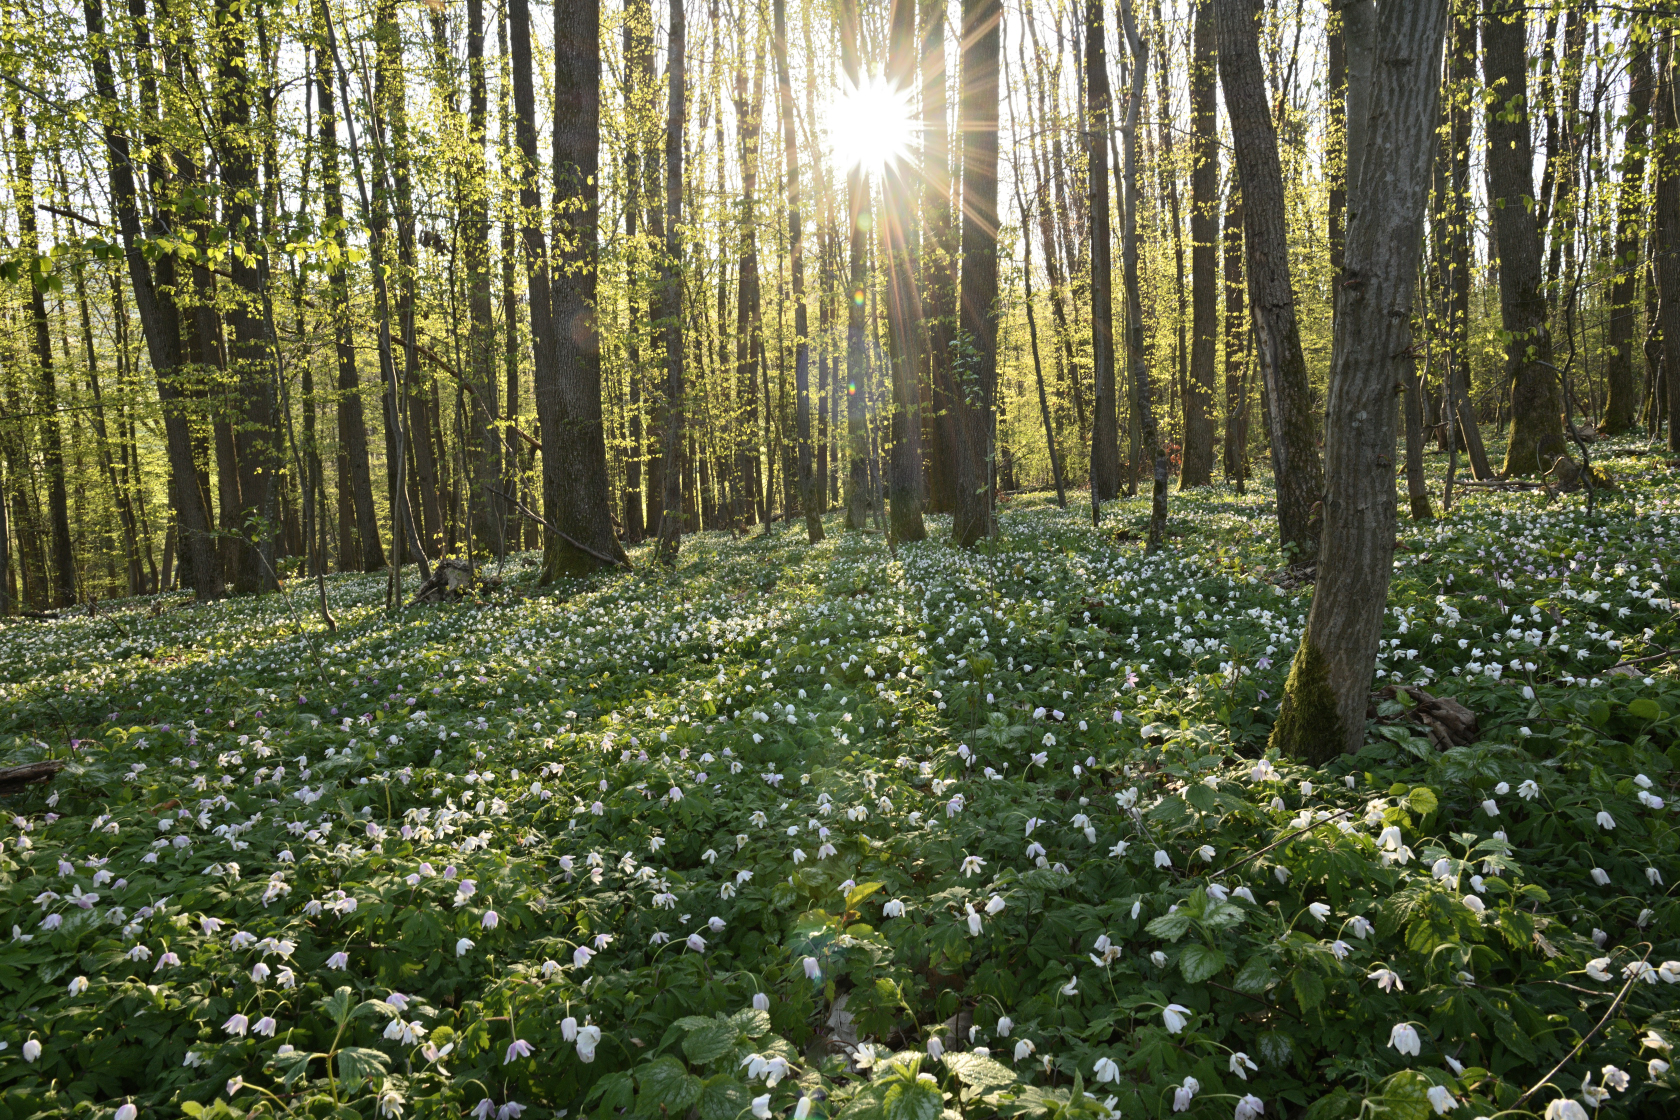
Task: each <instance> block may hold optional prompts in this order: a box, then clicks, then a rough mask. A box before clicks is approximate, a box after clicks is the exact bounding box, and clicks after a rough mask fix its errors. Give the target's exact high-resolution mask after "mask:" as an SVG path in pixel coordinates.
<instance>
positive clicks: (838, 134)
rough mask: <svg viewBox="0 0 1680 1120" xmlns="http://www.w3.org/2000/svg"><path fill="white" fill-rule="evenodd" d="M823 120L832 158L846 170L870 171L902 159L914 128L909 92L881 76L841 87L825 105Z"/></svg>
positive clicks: (914, 121) (876, 170)
mask: <svg viewBox="0 0 1680 1120" xmlns="http://www.w3.org/2000/svg"><path fill="white" fill-rule="evenodd" d="M827 123H828V134H829V140H830V142H831V144H832V145H833V148H834V156H835V159H836V160H838V161H839V163H840V164H841V166H843V167H845V168H847V169H848V170H850V169H852V168H859V169H861V170H863V171H865V172H868V173H870V174H875V173H877V172H879V171H881V170H882V169H883V168H885V167H886V166H888V165H889V164H892V163H895V162H897V161H899V160H902V159H904V158H906V157H907V156H908V155H909V154H910V149H911V144H912V142H913V141H914V140H915V138H916V133H917V131H918V125H917V122H916V113H915V106H914V105H913V104H912V102H911V97H910V93H909V91H908V90H896V89H894V88H893V87H892V85H891V84H890V83H888V82H887V80H886V79H885V78H882V77H870V78H865V79H864V80H863V81H861V82H859V83H858V84H856V85H850V84H848V85H847V86H845V87H844V88H843V89H842V90H841V92H840V96H839V98H837V99H836V100H835V101H834V102H833V104H832V105H831V106H830V107H829V112H828V122H827Z"/></svg>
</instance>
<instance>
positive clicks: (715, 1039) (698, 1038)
mask: <svg viewBox="0 0 1680 1120" xmlns="http://www.w3.org/2000/svg"><path fill="white" fill-rule="evenodd" d="M740 1037H741V1036H740V1034H739V1033H737V1031H736V1030H735V1026H734V1024H733V1023H730V1022H728V1021H727V1020H719V1019H713V1020H712V1021H711V1022H709V1023H706V1024H704V1025H702V1026H699V1027H696V1028H695V1029H693V1030H691V1031H689V1032H688V1036H687V1037H686V1038H684V1039H683V1044H682V1045H683V1053H684V1054H686V1055H688V1060H689V1061H691V1062H693V1063H694V1064H695V1065H697V1066H703V1065H707V1064H709V1063H711V1062H715V1061H717V1060H718V1059H719V1058H721V1057H723V1056H724V1055H725V1054H728V1053H731V1052H733V1051H734V1049H735V1043H736V1042H737V1041H738V1040H739V1038H740Z"/></svg>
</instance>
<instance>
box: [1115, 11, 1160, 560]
mask: <svg viewBox="0 0 1680 1120" xmlns="http://www.w3.org/2000/svg"><path fill="white" fill-rule="evenodd" d="M1120 21H1121V26H1122V28H1123V30H1124V31H1125V37H1126V42H1127V44H1129V46H1130V48H1131V53H1132V92H1131V96H1130V97H1128V98H1127V100H1126V123H1125V125H1124V126H1123V128H1122V129H1121V134H1122V135H1123V136H1124V137H1125V142H1126V147H1125V154H1124V155H1123V156H1122V157H1121V162H1122V168H1123V178H1124V194H1123V196H1122V209H1121V217H1120V220H1121V222H1122V228H1121V232H1120V237H1121V248H1120V253H1121V260H1122V262H1123V264H1122V267H1123V269H1124V272H1125V285H1126V362H1127V364H1128V366H1130V368H1131V382H1132V415H1133V416H1134V417H1135V418H1136V421H1137V425H1138V439H1139V441H1140V444H1141V448H1142V457H1143V458H1144V459H1147V460H1148V461H1149V463H1150V464H1151V465H1152V467H1153V472H1154V483H1155V485H1154V489H1153V491H1152V493H1151V498H1150V510H1149V539H1148V544H1147V548H1148V550H1149V551H1150V552H1154V551H1155V550H1156V549H1158V548H1160V547H1161V538H1162V536H1163V535H1164V534H1165V532H1166V527H1167V471H1168V464H1167V457H1166V453H1165V452H1164V451H1162V449H1161V439H1160V434H1159V429H1158V428H1157V427H1156V423H1155V402H1154V400H1153V390H1152V388H1151V386H1150V377H1149V364H1148V361H1147V360H1146V359H1145V357H1144V352H1143V340H1144V326H1143V299H1142V296H1141V293H1140V292H1139V290H1138V236H1137V204H1138V170H1137V149H1138V129H1139V128H1140V127H1142V122H1143V94H1144V90H1145V89H1146V88H1147V86H1146V79H1147V77H1148V74H1149V48H1148V47H1147V46H1146V45H1145V44H1144V41H1143V38H1142V37H1141V36H1140V35H1139V34H1138V31H1137V26H1136V23H1135V20H1134V17H1133V15H1132V5H1131V0H1120Z"/></svg>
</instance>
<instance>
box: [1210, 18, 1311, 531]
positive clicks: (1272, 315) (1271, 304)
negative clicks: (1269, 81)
mask: <svg viewBox="0 0 1680 1120" xmlns="http://www.w3.org/2000/svg"><path fill="white" fill-rule="evenodd" d="M1214 11H1215V12H1216V13H1217V15H1218V20H1219V77H1220V83H1221V85H1222V86H1223V87H1224V90H1225V105H1226V109H1227V111H1229V113H1230V114H1231V136H1232V140H1233V142H1234V147H1235V148H1236V155H1237V174H1238V175H1239V176H1240V178H1241V179H1242V197H1243V223H1244V234H1245V239H1246V242H1247V250H1248V253H1247V257H1248V261H1247V264H1248V268H1247V272H1248V292H1249V302H1250V304H1251V305H1252V308H1253V313H1254V326H1255V341H1256V343H1257V345H1258V358H1259V362H1260V374H1261V377H1262V379H1263V380H1264V382H1265V388H1266V393H1267V397H1268V398H1269V402H1270V406H1271V407H1270V409H1269V410H1268V411H1269V425H1270V431H1269V432H1268V435H1269V436H1270V443H1271V448H1272V473H1273V475H1274V477H1275V478H1276V480H1277V492H1278V535H1279V539H1280V543H1281V544H1282V545H1283V548H1284V550H1285V553H1286V554H1287V555H1288V556H1289V558H1290V559H1291V560H1292V561H1304V560H1309V559H1311V558H1312V557H1313V556H1314V555H1315V554H1316V553H1317V551H1318V526H1319V514H1318V509H1319V499H1320V497H1321V495H1322V494H1323V493H1324V470H1323V467H1322V466H1321V465H1320V463H1319V459H1318V448H1317V432H1316V423H1315V420H1314V415H1313V404H1312V389H1311V386H1310V385H1309V383H1308V381H1307V363H1306V355H1305V354H1304V353H1303V352H1302V349H1301V328H1300V324H1299V321H1298V319H1297V315H1296V309H1295V293H1294V290H1293V288H1292V287H1291V281H1290V269H1289V240H1288V232H1287V229H1286V225H1285V210H1284V197H1283V170H1282V167H1281V165H1280V163H1279V162H1278V148H1277V133H1276V131H1275V130H1274V129H1273V127H1272V121H1271V117H1270V113H1269V111H1268V109H1267V105H1266V88H1265V81H1264V78H1263V76H1262V74H1261V69H1260V44H1259V39H1258V33H1257V29H1256V27H1255V21H1254V9H1253V6H1252V5H1251V4H1250V3H1249V2H1248V0H1214Z"/></svg>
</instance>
